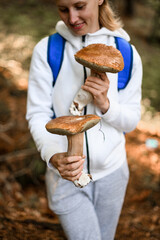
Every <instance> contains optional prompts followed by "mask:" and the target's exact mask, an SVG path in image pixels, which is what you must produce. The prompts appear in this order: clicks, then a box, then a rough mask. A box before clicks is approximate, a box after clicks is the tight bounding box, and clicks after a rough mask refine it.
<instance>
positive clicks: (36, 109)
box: [26, 38, 63, 167]
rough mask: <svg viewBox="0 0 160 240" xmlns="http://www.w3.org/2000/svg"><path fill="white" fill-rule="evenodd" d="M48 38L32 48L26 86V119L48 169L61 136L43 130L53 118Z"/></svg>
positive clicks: (58, 149) (58, 146)
mask: <svg viewBox="0 0 160 240" xmlns="http://www.w3.org/2000/svg"><path fill="white" fill-rule="evenodd" d="M47 42H48V38H44V39H42V40H41V41H40V42H39V43H38V44H37V45H36V46H35V48H34V50H33V55H32V60H31V65H30V72H29V84H28V96H27V114H26V119H27V120H28V123H29V129H30V132H31V134H32V137H33V139H34V141H35V143H36V146H37V149H38V151H40V153H41V157H42V159H43V160H45V161H46V162H47V164H48V166H49V167H52V166H51V165H50V163H49V159H50V158H51V156H53V154H55V153H57V152H61V151H62V147H61V142H62V141H61V140H60V138H63V136H59V135H54V134H51V133H49V132H47V130H46V129H45V125H46V123H47V122H48V121H49V120H51V118H52V116H53V109H52V89H53V87H52V81H53V76H52V72H51V69H50V67H49V64H48V62H47Z"/></svg>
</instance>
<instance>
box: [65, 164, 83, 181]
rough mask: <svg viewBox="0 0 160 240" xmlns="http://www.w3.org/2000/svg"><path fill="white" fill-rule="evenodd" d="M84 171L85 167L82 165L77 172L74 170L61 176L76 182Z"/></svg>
mask: <svg viewBox="0 0 160 240" xmlns="http://www.w3.org/2000/svg"><path fill="white" fill-rule="evenodd" d="M82 170H83V165H80V166H79V167H78V168H77V169H75V170H72V171H69V170H68V171H67V170H66V171H63V172H62V173H61V176H62V177H63V178H65V179H67V180H70V181H75V180H77V179H78V178H79V177H80V175H81V173H82Z"/></svg>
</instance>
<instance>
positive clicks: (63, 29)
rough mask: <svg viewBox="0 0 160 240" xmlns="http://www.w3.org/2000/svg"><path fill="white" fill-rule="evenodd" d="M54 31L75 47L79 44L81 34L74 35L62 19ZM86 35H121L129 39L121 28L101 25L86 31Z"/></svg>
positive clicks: (95, 36) (94, 36)
mask: <svg viewBox="0 0 160 240" xmlns="http://www.w3.org/2000/svg"><path fill="white" fill-rule="evenodd" d="M56 31H57V32H58V33H59V34H60V35H61V36H63V37H64V38H65V39H66V40H67V41H69V42H70V43H71V44H72V45H73V46H74V47H76V46H77V45H79V46H81V41H82V40H81V39H82V37H81V36H76V35H74V34H73V33H72V32H71V31H70V29H69V28H68V27H67V26H66V25H65V23H64V22H63V21H59V22H58V23H57V24H56ZM87 35H88V36H89V37H92V38H93V39H94V38H95V39H97V36H102V37H103V35H104V36H106V35H107V36H113V37H121V38H124V39H125V40H126V41H128V42H129V41H130V37H129V35H128V34H127V33H126V31H125V30H124V29H122V28H119V29H117V30H115V31H111V30H109V29H107V28H105V27H102V28H101V29H99V30H98V31H96V32H94V33H87ZM78 43H79V44H78Z"/></svg>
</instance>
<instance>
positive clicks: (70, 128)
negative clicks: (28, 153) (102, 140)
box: [46, 114, 101, 187]
mask: <svg viewBox="0 0 160 240" xmlns="http://www.w3.org/2000/svg"><path fill="white" fill-rule="evenodd" d="M100 119H101V118H100V117H98V116H96V115H93V114H89V115H85V116H62V117H58V118H55V119H52V120H50V121H49V122H48V123H47V124H46V129H47V131H49V132H50V133H53V134H59V135H66V136H67V139H68V151H67V155H68V156H83V139H84V132H85V131H87V130H88V129H89V128H92V127H93V126H94V125H96V124H97V123H98V122H99V121H100ZM91 179H92V177H91V175H90V174H86V173H84V172H83V171H82V174H81V176H80V178H79V179H78V180H76V181H74V184H75V185H76V186H77V187H84V186H86V185H87V184H88V183H89V182H90V181H91Z"/></svg>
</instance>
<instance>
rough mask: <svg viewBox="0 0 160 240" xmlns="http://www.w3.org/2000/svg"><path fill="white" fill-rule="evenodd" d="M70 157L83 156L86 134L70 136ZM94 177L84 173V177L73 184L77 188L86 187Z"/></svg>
mask: <svg viewBox="0 0 160 240" xmlns="http://www.w3.org/2000/svg"><path fill="white" fill-rule="evenodd" d="M67 139H68V151H67V155H68V156H83V139H84V132H82V133H78V134H75V135H68V136H67ZM91 179H92V177H91V175H90V174H86V173H84V172H83V171H82V175H81V176H80V178H79V179H78V180H75V181H74V182H73V183H74V184H75V186H76V187H80V188H82V187H85V186H86V185H87V184H88V183H89V182H90V181H91Z"/></svg>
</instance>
